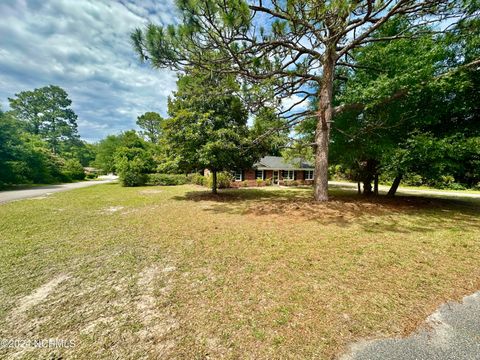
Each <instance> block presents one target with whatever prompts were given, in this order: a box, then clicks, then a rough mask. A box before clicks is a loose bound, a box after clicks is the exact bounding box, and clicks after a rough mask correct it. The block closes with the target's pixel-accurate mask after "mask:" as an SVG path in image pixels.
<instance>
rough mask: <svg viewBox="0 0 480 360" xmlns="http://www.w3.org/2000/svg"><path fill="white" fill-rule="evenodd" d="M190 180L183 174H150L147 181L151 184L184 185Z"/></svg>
mask: <svg viewBox="0 0 480 360" xmlns="http://www.w3.org/2000/svg"><path fill="white" fill-rule="evenodd" d="M187 181H188V179H187V177H186V176H185V175H182V174H149V175H148V179H147V183H148V184H149V185H161V186H169V185H183V184H186V183H187Z"/></svg>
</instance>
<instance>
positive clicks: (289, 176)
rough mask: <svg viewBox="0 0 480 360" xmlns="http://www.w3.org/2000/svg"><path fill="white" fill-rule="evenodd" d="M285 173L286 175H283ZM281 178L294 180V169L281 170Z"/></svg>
mask: <svg viewBox="0 0 480 360" xmlns="http://www.w3.org/2000/svg"><path fill="white" fill-rule="evenodd" d="M284 174H286V175H287V176H283V175H284ZM282 179H283V180H295V170H282Z"/></svg>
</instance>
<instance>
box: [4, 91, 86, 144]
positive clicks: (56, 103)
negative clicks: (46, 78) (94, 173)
mask: <svg viewBox="0 0 480 360" xmlns="http://www.w3.org/2000/svg"><path fill="white" fill-rule="evenodd" d="M8 101H9V102H10V107H11V109H12V111H13V113H14V114H15V116H16V117H17V118H18V119H19V120H21V121H23V122H24V123H25V128H26V130H27V131H29V132H30V133H32V134H34V135H39V136H40V137H41V138H42V139H44V140H45V141H46V142H47V143H48V144H49V145H50V148H51V149H52V151H53V152H54V153H57V152H58V150H59V144H60V142H61V141H63V140H67V139H74V138H76V137H78V133H77V115H76V114H75V112H74V111H73V110H72V108H71V107H70V106H71V105H72V101H71V100H70V99H69V97H68V94H67V93H66V91H65V90H63V89H62V88H61V87H59V86H55V85H49V86H45V87H42V88H38V89H35V90H32V91H22V92H20V93H18V94H15V98H9V99H8Z"/></svg>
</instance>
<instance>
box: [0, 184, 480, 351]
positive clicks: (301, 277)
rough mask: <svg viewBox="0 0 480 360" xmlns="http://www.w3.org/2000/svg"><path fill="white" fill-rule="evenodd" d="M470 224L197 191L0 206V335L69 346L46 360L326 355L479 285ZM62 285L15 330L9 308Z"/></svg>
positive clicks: (113, 189)
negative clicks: (62, 277) (65, 341)
mask: <svg viewBox="0 0 480 360" xmlns="http://www.w3.org/2000/svg"><path fill="white" fill-rule="evenodd" d="M152 190H154V191H152ZM156 190H160V191H156ZM112 206H115V207H123V208H124V209H127V210H128V211H123V210H122V211H116V212H108V213H103V211H104V209H108V208H110V207H112ZM59 208H61V209H63V211H61V212H59V211H56V210H57V209H59ZM479 215H480V210H479V204H478V202H474V201H473V200H472V202H469V203H465V202H459V201H449V200H437V199H421V198H401V199H395V200H386V199H384V198H383V199H359V198H357V197H356V196H355V195H352V193H349V192H345V191H334V192H333V199H332V201H331V202H329V203H328V204H316V203H314V202H312V201H311V200H310V191H309V190H306V189H291V190H290V189H288V190H276V191H275V190H272V189H240V190H227V191H222V192H221V193H220V195H218V196H212V195H210V194H209V193H207V192H205V191H203V190H202V189H200V188H197V187H193V186H178V187H159V188H141V189H138V188H137V189H129V188H121V187H119V186H115V185H99V186H95V187H91V188H86V189H79V190H75V191H71V192H65V193H58V194H55V195H53V196H51V197H49V198H47V199H44V201H42V202H28V201H21V202H16V203H12V204H7V205H3V206H0V219H2V221H1V222H0V239H1V240H0V245H1V246H0V249H1V250H0V284H1V285H0V338H12V337H13V338H18V337H30V338H31V337H35V338H45V337H62V338H71V339H74V340H76V346H75V347H74V348H71V349H55V350H42V355H43V354H45V355H47V354H51V353H55V354H59V355H61V356H64V357H65V358H71V357H75V358H80V359H90V358H92V357H94V358H112V357H117V358H125V359H141V358H158V357H160V356H164V357H168V358H178V359H182V358H207V357H209V358H232V359H233V358H264V359H267V358H269V359H270V358H292V359H293V358H319V359H328V358H332V357H334V356H336V355H337V354H339V353H340V352H341V351H342V349H343V348H344V347H345V346H346V345H347V344H348V343H350V342H351V341H353V340H356V339H361V338H371V337H378V336H391V335H404V334H407V333H408V332H410V331H412V330H413V329H415V328H416V326H418V324H420V323H421V322H422V321H423V320H424V319H425V318H426V317H427V316H428V314H429V313H431V312H432V311H433V310H434V309H435V308H436V307H437V306H438V305H439V304H441V303H442V302H445V301H447V300H452V299H459V298H460V297H461V296H463V295H465V294H468V293H471V292H473V291H475V290H478V289H479V288H480V281H479V280H480V269H479V268H478V256H477V255H478V253H479V252H480V217H479ZM27 219H28V220H27ZM58 274H69V276H70V278H69V279H68V281H64V282H62V283H61V284H59V285H58V287H57V288H56V289H55V291H52V292H51V293H50V294H49V295H48V296H47V297H45V298H44V299H43V300H42V302H41V303H39V304H36V306H34V307H33V308H31V309H30V310H29V311H27V312H26V314H27V317H26V318H25V321H26V324H31V326H30V328H28V329H27V328H23V330H21V331H20V330H18V328H17V327H16V325H17V324H15V323H12V322H9V314H11V312H12V311H13V309H14V308H15V306H16V304H17V303H18V301H20V299H22V298H25V296H29V294H32V293H34V291H35V289H38V288H39V287H41V286H42V284H46V283H48V282H49V281H52V279H55V278H56V276H58ZM19 278H21V279H23V281H22V282H19V281H17V279H19ZM58 289H61V292H59V291H57V290H58ZM40 320H41V321H40ZM22 321H23V320H22ZM12 353H13V350H9V349H3V350H0V356H2V355H6V356H7V355H9V354H12ZM39 354H40V353H39V352H38V350H35V351H33V352H32V351H30V352H26V353H25V354H24V357H25V358H29V357H30V358H32V359H33V358H38V355H39Z"/></svg>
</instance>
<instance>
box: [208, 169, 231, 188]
mask: <svg viewBox="0 0 480 360" xmlns="http://www.w3.org/2000/svg"><path fill="white" fill-rule="evenodd" d="M212 181H213V177H212V174H210V175H208V176H207V178H206V184H204V185H206V186H207V187H209V188H211V187H212ZM231 181H232V174H230V173H229V172H227V171H222V172H219V173H217V188H219V189H227V188H229V187H230V182H231Z"/></svg>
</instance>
